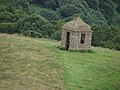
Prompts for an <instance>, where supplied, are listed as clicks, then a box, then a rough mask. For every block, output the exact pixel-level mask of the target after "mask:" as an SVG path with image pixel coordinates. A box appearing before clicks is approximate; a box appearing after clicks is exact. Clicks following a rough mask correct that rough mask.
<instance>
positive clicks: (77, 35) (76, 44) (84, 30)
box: [61, 17, 92, 50]
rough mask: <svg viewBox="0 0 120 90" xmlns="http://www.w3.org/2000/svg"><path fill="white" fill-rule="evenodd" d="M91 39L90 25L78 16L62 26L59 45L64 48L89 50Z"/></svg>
mask: <svg viewBox="0 0 120 90" xmlns="http://www.w3.org/2000/svg"><path fill="white" fill-rule="evenodd" d="M91 39H92V31H91V27H90V26H89V25H88V24H86V23H85V22H84V21H83V20H82V19H81V18H80V17H78V18H76V19H75V20H73V21H70V22H68V23H66V24H65V25H64V26H63V27H62V38H61V45H62V48H64V49H66V50H89V49H90V48H91Z"/></svg>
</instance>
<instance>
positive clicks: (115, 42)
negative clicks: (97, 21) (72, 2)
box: [92, 26, 120, 50]
mask: <svg viewBox="0 0 120 90" xmlns="http://www.w3.org/2000/svg"><path fill="white" fill-rule="evenodd" d="M92 29H93V30H94V32H93V41H92V44H93V45H94V46H102V47H108V48H114V49H117V50H120V28H116V27H108V26H107V27H101V26H94V27H92Z"/></svg>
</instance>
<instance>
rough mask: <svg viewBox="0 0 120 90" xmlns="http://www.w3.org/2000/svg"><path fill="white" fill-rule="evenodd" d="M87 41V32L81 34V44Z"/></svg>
mask: <svg viewBox="0 0 120 90" xmlns="http://www.w3.org/2000/svg"><path fill="white" fill-rule="evenodd" d="M84 43H85V34H81V44H84Z"/></svg>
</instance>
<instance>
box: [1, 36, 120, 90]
mask: <svg viewBox="0 0 120 90" xmlns="http://www.w3.org/2000/svg"><path fill="white" fill-rule="evenodd" d="M59 47H60V42H58V41H54V40H47V39H38V38H29V37H23V36H19V35H8V34H0V90H119V86H120V52H119V51H116V50H110V49H107V48H101V47H92V50H91V51H89V52H70V51H64V50H61V49H60V48H59Z"/></svg>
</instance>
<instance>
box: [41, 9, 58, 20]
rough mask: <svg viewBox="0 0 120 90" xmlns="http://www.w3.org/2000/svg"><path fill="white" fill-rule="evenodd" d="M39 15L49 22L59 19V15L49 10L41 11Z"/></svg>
mask: <svg viewBox="0 0 120 90" xmlns="http://www.w3.org/2000/svg"><path fill="white" fill-rule="evenodd" d="M40 15H41V16H43V17H45V18H46V19H47V20H49V21H51V20H58V19H60V17H59V15H58V14H57V13H56V12H55V11H52V10H49V9H42V10H41V11H40Z"/></svg>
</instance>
